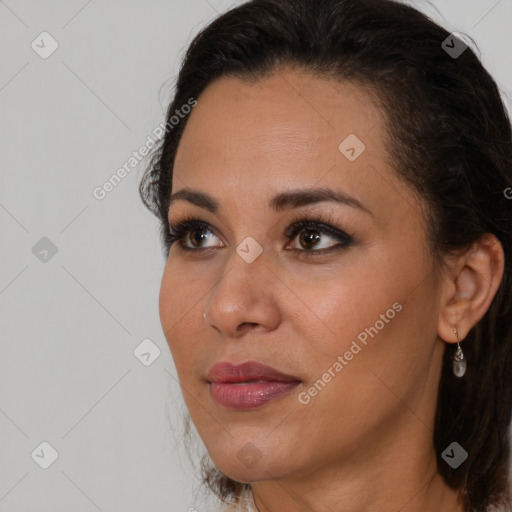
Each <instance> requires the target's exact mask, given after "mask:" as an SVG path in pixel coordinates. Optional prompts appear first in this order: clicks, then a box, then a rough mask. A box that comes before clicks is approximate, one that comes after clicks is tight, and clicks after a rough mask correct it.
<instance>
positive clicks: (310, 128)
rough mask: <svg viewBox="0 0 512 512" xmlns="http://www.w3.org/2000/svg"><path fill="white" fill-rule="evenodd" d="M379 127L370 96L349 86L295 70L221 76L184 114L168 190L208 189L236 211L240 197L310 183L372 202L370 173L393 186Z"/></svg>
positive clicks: (377, 191)
mask: <svg viewBox="0 0 512 512" xmlns="http://www.w3.org/2000/svg"><path fill="white" fill-rule="evenodd" d="M384 125H385V123H384V114H383V112H382V110H381V108H380V107H379V105H378V103H377V101H376V100H375V98H374V97H373V96H372V95H371V94H370V93H369V92H368V91H367V90H366V89H364V88H363V87H362V86H360V85H358V84H355V83H350V82H339V81H335V80H333V79H327V78H318V77H314V76H311V75H309V74H307V73H305V72H301V71H297V70H294V69H281V70H278V71H277V72H275V73H273V74H272V75H269V76H268V77H266V78H264V79H261V80H258V81H252V82H249V81H243V80H241V79H238V78H234V77H223V78H221V79H218V80H216V81H214V82H213V83H212V84H210V86H208V87H207V88H206V89H205V91H204V92H203V93H202V94H201V95H200V97H199V98H198V104H197V106H196V107H194V110H193V111H192V113H191V115H190V117H189V120H188V122H187V126H186V128H185V130H184V133H183V135H182V139H181V141H180V144H179V147H178V151H177V154H176V159H175V166H174V177H175V178H176V179H173V192H174V191H176V190H179V189H181V188H184V187H190V188H195V189H201V188H202V189H204V188H205V187H208V191H209V192H210V193H211V195H213V196H216V197H218V198H219V199H220V200H221V202H224V203H226V206H227V207H231V208H232V209H233V210H237V211H238V210H240V205H237V204H236V201H237V198H238V200H240V199H239V198H240V197H242V198H243V200H244V201H246V204H247V203H248V202H251V201H254V204H256V203H257V204H258V205H259V206H262V205H263V204H265V205H266V204H267V203H268V199H269V198H270V197H271V196H273V195H275V194H276V193H279V192H282V191H283V190H286V189H297V188H308V187H314V186H323V187H332V188H335V189H337V190H342V191H343V192H345V193H348V194H351V195H353V196H355V197H359V198H361V202H366V203H368V202H379V200H381V199H383V197H384V194H385V191H384V190H383V187H382V186H380V187H379V186H377V187H376V186H375V185H376V183H377V181H379V178H378V176H377V175H380V176H381V178H380V179H382V178H385V180H386V181H387V182H388V183H389V182H393V180H395V179H396V178H395V177H393V176H392V175H393V171H392V168H391V166H390V165H389V162H388V154H387V151H386V147H387V135H386V132H385V128H384ZM346 140H348V141H350V142H351V144H349V145H352V146H354V141H355V144H356V146H355V149H356V151H357V152H358V153H359V152H360V155H359V156H358V157H357V158H356V159H355V160H350V159H349V158H347V155H346V154H345V153H344V152H343V151H344V149H343V148H345V146H346V144H345V145H344V141H346ZM340 144H341V148H342V149H341V150H340ZM345 149H346V148H345ZM395 186H396V187H398V188H400V186H401V185H400V184H399V183H396V184H395ZM364 196H366V201H363V200H362V198H363V197H364Z"/></svg>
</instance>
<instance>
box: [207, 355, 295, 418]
mask: <svg viewBox="0 0 512 512" xmlns="http://www.w3.org/2000/svg"><path fill="white" fill-rule="evenodd" d="M207 380H208V384H209V388H210V394H211V397H212V398H213V400H214V401H215V402H216V403H217V404H218V405H221V406H223V407H225V408H228V409H233V410H248V409H255V408H258V407H262V406H263V405H265V404H268V403H269V402H272V401H274V400H276V399H277V398H280V397H282V396H284V395H287V394H289V393H290V392H291V391H293V390H294V389H295V388H296V387H297V386H299V385H300V384H302V381H301V380H300V379H299V378H298V377H295V376H292V375H287V374H285V373H283V372H280V371H278V370H277V369H275V368H273V367H271V366H268V365H265V364H261V363H257V362H253V361H249V362H246V363H243V364H241V365H233V364H231V363H229V362H227V361H225V362H221V363H217V364H216V365H214V366H213V367H212V368H211V369H210V371H209V372H208V375H207Z"/></svg>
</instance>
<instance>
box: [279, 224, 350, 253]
mask: <svg viewBox="0 0 512 512" xmlns="http://www.w3.org/2000/svg"><path fill="white" fill-rule="evenodd" d="M320 218H321V217H320V216H319V217H318V218H317V219H316V220H312V219H310V218H301V219H297V220H296V221H295V222H294V223H293V224H292V225H291V226H290V227H289V228H288V229H287V230H286V236H287V237H288V238H293V239H296V240H297V241H296V246H295V247H292V249H291V250H294V251H299V252H302V253H305V254H304V255H306V256H317V255H321V254H326V253H330V252H332V251H336V250H339V249H343V248H347V247H349V246H350V245H351V244H352V243H353V242H354V238H353V237H352V236H351V235H349V234H347V233H345V232H344V231H341V230H340V229H337V228H335V227H333V226H332V225H330V224H329V222H331V221H330V220H328V221H327V223H324V222H321V221H320ZM322 239H323V240H324V241H323V240H322ZM329 239H330V240H331V241H332V240H334V242H335V243H334V244H333V243H331V244H329V243H328V240H329ZM297 246H298V248H297Z"/></svg>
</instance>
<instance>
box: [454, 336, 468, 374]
mask: <svg viewBox="0 0 512 512" xmlns="http://www.w3.org/2000/svg"><path fill="white" fill-rule="evenodd" d="M453 332H454V333H455V335H456V336H457V351H456V352H455V354H454V355H453V356H452V361H453V362H452V367H453V374H454V375H455V376H456V377H462V376H463V375H464V374H465V373H466V367H467V365H466V360H465V359H464V353H463V352H462V349H461V348H460V344H459V341H458V340H459V335H458V333H457V329H456V328H455V327H454V328H453Z"/></svg>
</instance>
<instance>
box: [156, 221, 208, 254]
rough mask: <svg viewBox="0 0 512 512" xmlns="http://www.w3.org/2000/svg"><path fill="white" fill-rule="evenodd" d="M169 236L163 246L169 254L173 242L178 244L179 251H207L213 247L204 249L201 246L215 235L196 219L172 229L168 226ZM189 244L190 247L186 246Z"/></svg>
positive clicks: (206, 224) (183, 222)
mask: <svg viewBox="0 0 512 512" xmlns="http://www.w3.org/2000/svg"><path fill="white" fill-rule="evenodd" d="M169 227H170V234H169V235H167V237H166V241H165V245H166V248H167V251H168V252H169V250H170V248H171V246H172V245H173V244H174V243H175V242H179V243H180V247H181V249H183V250H184V251H195V250H200V249H208V248H209V247H215V245H211V246H209V247H208V246H207V247H204V246H202V245H201V244H203V243H204V242H205V241H207V240H211V239H212V238H213V237H215V235H214V234H213V233H212V231H211V229H210V225H209V224H208V223H206V222H203V221H201V220H198V219H192V218H190V219H188V218H187V219H185V220H183V221H181V222H179V223H178V224H177V226H176V227H173V226H172V225H171V224H169ZM187 243H189V244H190V245H191V246H189V245H187Z"/></svg>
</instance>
